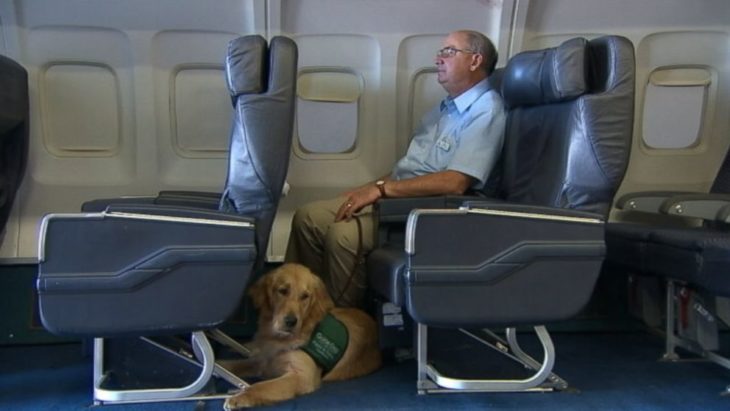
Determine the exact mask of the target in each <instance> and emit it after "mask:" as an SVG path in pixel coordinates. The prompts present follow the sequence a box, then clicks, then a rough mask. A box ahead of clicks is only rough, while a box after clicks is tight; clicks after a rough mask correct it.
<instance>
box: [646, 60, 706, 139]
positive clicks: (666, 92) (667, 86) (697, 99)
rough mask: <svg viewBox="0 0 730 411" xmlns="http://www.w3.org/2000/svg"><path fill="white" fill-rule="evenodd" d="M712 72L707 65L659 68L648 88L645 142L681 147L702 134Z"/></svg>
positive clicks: (652, 76) (652, 75) (650, 80)
mask: <svg viewBox="0 0 730 411" xmlns="http://www.w3.org/2000/svg"><path fill="white" fill-rule="evenodd" d="M710 82H711V74H710V73H709V72H708V71H707V70H705V69H701V68H699V69H697V68H691V69H690V68H673V69H663V70H658V71H655V72H654V73H652V74H651V76H650V79H649V84H647V88H646V97H645V99H644V116H643V139H644V143H646V145H647V146H649V147H651V148H656V149H680V148H688V147H692V146H694V145H695V144H697V142H698V140H699V138H700V131H701V125H702V118H703V116H704V112H705V107H706V100H707V90H708V87H709V85H710Z"/></svg>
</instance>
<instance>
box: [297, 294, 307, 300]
mask: <svg viewBox="0 0 730 411" xmlns="http://www.w3.org/2000/svg"><path fill="white" fill-rule="evenodd" d="M308 298H309V293H304V294H302V295H300V296H299V299H300V300H302V301H304V300H306V299H308Z"/></svg>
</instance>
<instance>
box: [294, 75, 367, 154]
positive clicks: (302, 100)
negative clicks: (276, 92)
mask: <svg viewBox="0 0 730 411" xmlns="http://www.w3.org/2000/svg"><path fill="white" fill-rule="evenodd" d="M363 83H364V81H363V79H362V77H360V76H358V75H357V74H355V73H352V72H349V71H346V70H344V69H343V70H337V69H332V68H325V69H310V70H303V71H302V72H301V73H300V75H299V79H298V83H297V97H298V99H297V122H296V132H297V136H298V141H299V146H300V148H301V149H302V150H303V151H304V152H305V153H313V154H335V153H346V152H350V151H352V150H353V149H354V148H355V144H356V140H357V131H358V117H359V107H360V104H359V101H360V96H361V94H362V90H363V88H364V87H363Z"/></svg>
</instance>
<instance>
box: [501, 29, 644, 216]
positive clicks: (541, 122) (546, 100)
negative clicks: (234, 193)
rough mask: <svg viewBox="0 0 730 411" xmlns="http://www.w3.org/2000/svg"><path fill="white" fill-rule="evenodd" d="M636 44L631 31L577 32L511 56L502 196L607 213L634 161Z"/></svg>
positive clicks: (505, 90) (506, 74)
mask: <svg viewBox="0 0 730 411" xmlns="http://www.w3.org/2000/svg"><path fill="white" fill-rule="evenodd" d="M634 67H635V63H634V50H633V45H632V44H631V42H630V41H629V40H627V39H625V38H623V37H618V36H606V37H601V38H598V39H595V40H591V41H587V40H585V39H583V38H575V39H571V40H568V41H566V42H564V43H562V44H561V45H560V46H558V47H555V48H550V49H544V50H538V51H527V52H523V53H520V54H518V55H516V56H514V57H513V58H512V59H510V61H509V63H508V64H507V67H506V68H505V70H504V74H503V79H502V94H503V97H504V101H505V103H506V105H507V106H508V108H509V112H508V116H507V124H506V129H505V146H504V151H503V159H502V161H503V163H502V164H503V169H502V179H501V184H500V187H499V190H498V195H499V196H500V197H503V198H504V199H506V200H507V201H509V202H512V203H521V204H529V205H540V206H551V207H560V208H569V209H576V210H583V211H590V212H595V213H600V214H603V215H607V213H608V211H609V209H610V205H611V201H612V199H613V196H614V194H615V193H616V190H617V189H618V186H619V184H620V183H621V179H622V178H623V175H624V172H625V170H626V167H627V165H628V155H629V150H630V144H631V134H632V130H633V117H634Z"/></svg>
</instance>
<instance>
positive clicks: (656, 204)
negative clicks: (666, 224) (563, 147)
mask: <svg viewBox="0 0 730 411" xmlns="http://www.w3.org/2000/svg"><path fill="white" fill-rule="evenodd" d="M682 194H695V193H692V192H689V191H638V192H635V193H627V194H624V195H622V196H621V197H619V198H618V200H616V208H618V209H620V210H632V211H644V212H650V213H658V212H659V210H660V207H661V205H662V203H663V202H664V201H666V200H667V199H668V198H670V197H674V196H677V195H682Z"/></svg>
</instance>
